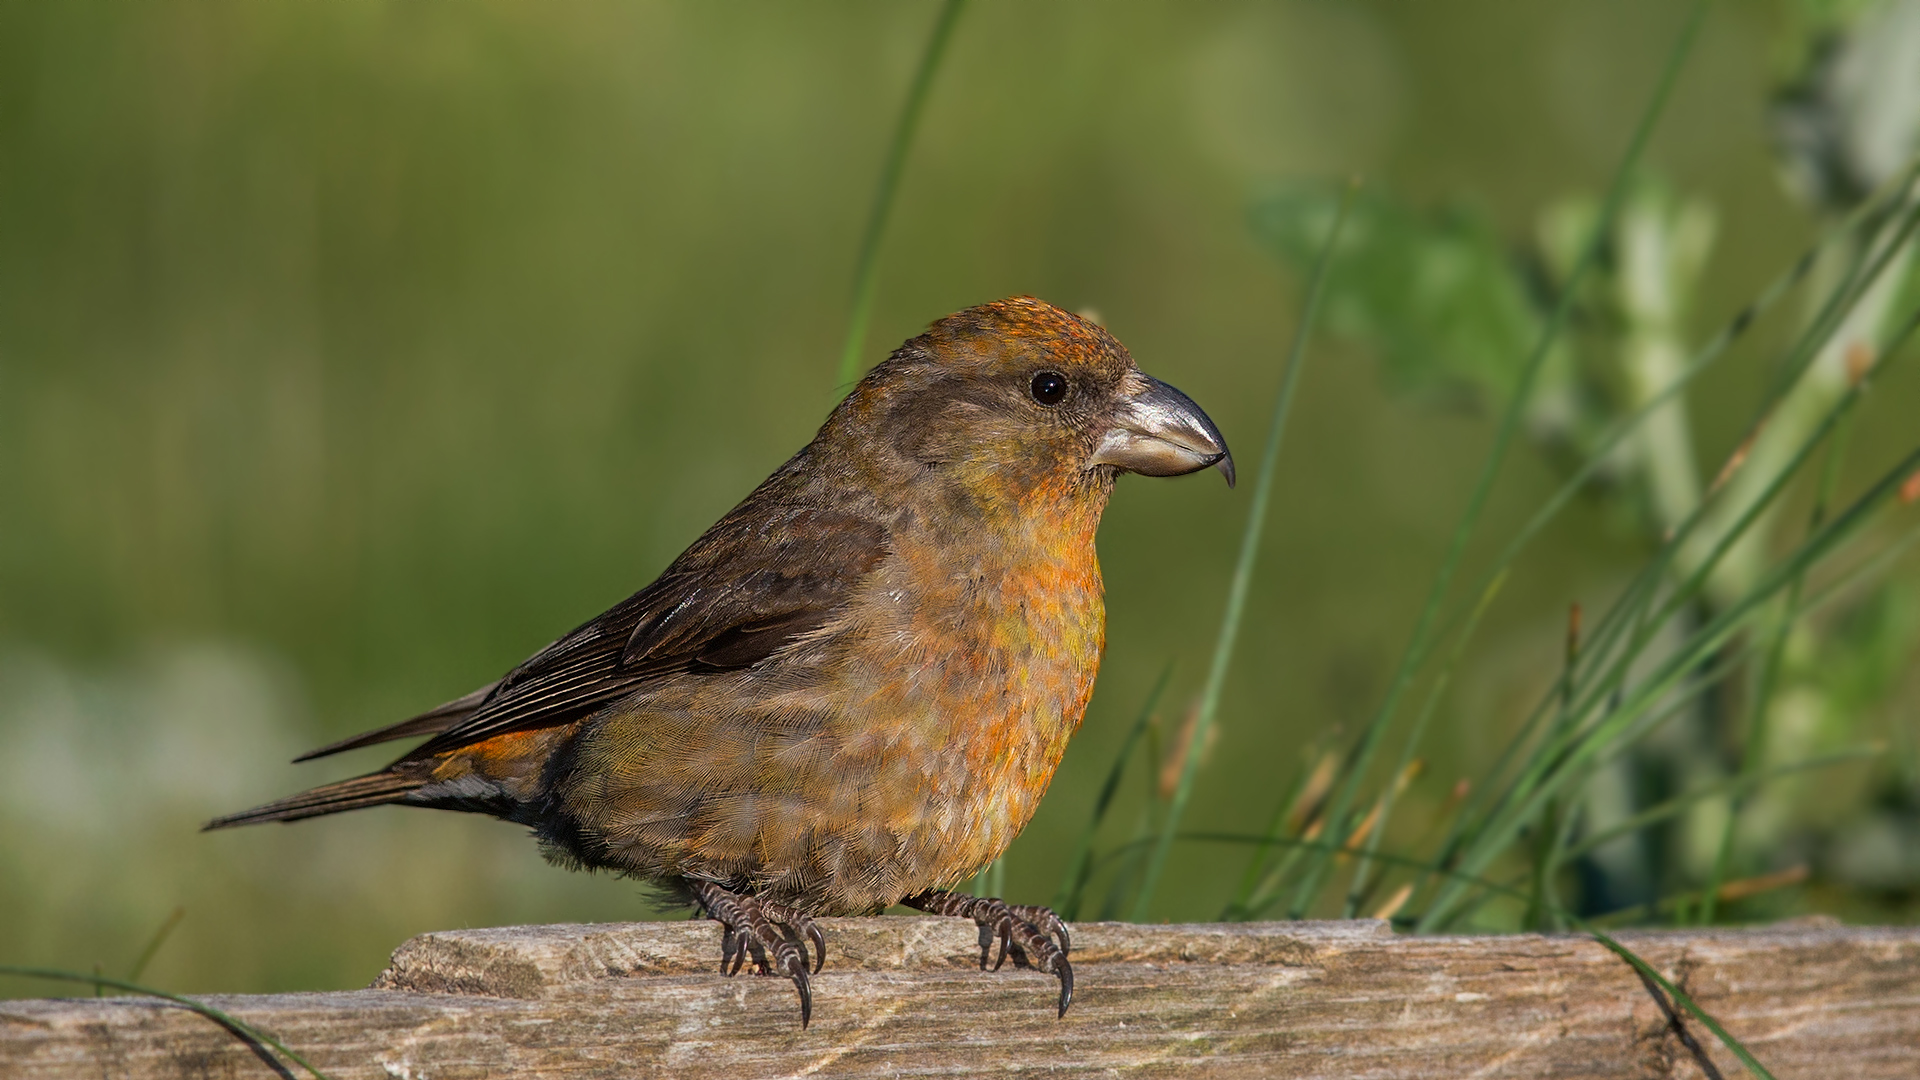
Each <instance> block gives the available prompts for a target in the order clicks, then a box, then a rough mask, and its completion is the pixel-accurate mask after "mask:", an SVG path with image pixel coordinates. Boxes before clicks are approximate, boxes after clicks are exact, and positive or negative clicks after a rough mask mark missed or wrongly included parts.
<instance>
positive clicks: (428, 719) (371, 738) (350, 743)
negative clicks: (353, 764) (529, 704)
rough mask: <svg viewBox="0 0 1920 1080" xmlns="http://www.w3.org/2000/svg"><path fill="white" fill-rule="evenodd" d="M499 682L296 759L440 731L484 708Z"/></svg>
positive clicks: (323, 755) (308, 759) (307, 758)
mask: <svg viewBox="0 0 1920 1080" xmlns="http://www.w3.org/2000/svg"><path fill="white" fill-rule="evenodd" d="M498 685H500V684H499V683H497V682H491V683H488V684H487V685H485V686H483V687H481V688H480V689H478V690H475V691H474V692H473V693H471V694H464V695H462V696H460V697H457V698H454V699H453V700H452V701H449V702H447V703H446V704H445V705H437V706H435V707H433V708H431V709H428V710H427V711H426V712H423V713H421V714H420V715H419V716H415V717H412V718H411V719H407V720H402V721H400V722H399V723H397V724H389V725H387V726H386V727H383V728H375V729H374V730H372V731H363V732H361V733H360V734H358V735H354V736H350V737H348V738H345V739H341V740H340V741H339V742H331V743H328V744H327V745H325V746H323V747H321V748H319V749H318V750H309V751H307V752H306V753H304V754H301V755H300V756H299V757H297V758H294V759H293V760H294V763H295V764H298V763H300V762H302V761H312V760H313V759H314V758H323V757H326V756H327V755H329V754H338V753H342V752H344V751H347V750H358V749H360V748H361V747H363V746H372V745H373V744H375V743H383V742H392V741H393V740H395V739H410V738H412V737H413V736H415V735H438V734H439V733H440V732H442V731H445V730H447V729H448V728H450V727H453V726H454V725H456V724H458V723H460V722H461V721H462V720H465V719H466V718H467V717H469V716H472V715H473V714H474V712H475V711H476V710H478V709H479V708H480V705H481V703H482V702H484V701H486V699H487V695H489V694H491V693H493V688H494V687H496V686H498Z"/></svg>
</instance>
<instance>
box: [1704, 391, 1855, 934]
mask: <svg viewBox="0 0 1920 1080" xmlns="http://www.w3.org/2000/svg"><path fill="white" fill-rule="evenodd" d="M1848 430H1849V429H1848V428H1847V427H1845V426H1843V427H1841V428H1840V430H1839V431H1837V432H1836V433H1835V434H1834V437H1833V442H1832V444H1831V445H1830V446H1829V447H1828V448H1827V464H1826V468H1825V469H1824V470H1823V473H1822V476H1821V477H1820V492H1819V494H1818V495H1816V496H1815V497H1814V500H1813V512H1812V514H1811V515H1810V518H1809V521H1808V523H1807V531H1808V532H1809V533H1812V532H1816V531H1818V530H1819V528H1820V524H1821V522H1822V521H1823V520H1824V519H1825V518H1826V515H1827V505H1828V503H1830V502H1831V501H1832V499H1833V489H1834V486H1835V485H1836V484H1837V483H1838V482H1839V477H1840V462H1841V461H1842V460H1843V459H1844V458H1845V456H1846V445H1847V432H1848ZM1806 580H1807V579H1806V575H1804V574H1802V575H1801V576H1799V577H1796V578H1794V579H1793V584H1792V585H1790V586H1788V588H1787V598H1786V601H1785V603H1784V605H1783V607H1782V610H1781V612H1780V617H1779V618H1778V619H1777V620H1775V623H1774V626H1773V630H1772V633H1771V634H1770V635H1769V641H1768V643H1767V650H1766V657H1765V658H1764V659H1763V660H1762V661H1761V664H1760V672H1759V676H1758V678H1757V679H1756V680H1755V689H1754V693H1753V700H1752V701H1750V702H1748V705H1747V732H1746V739H1745V745H1744V746H1743V747H1742V748H1741V752H1740V773H1741V775H1743V776H1744V775H1746V774H1748V773H1751V772H1753V771H1754V770H1755V769H1757V768H1758V767H1759V766H1760V763H1761V762H1762V761H1764V760H1766V737H1767V715H1768V713H1769V711H1770V710H1771V709H1772V706H1773V695H1774V691H1775V690H1776V689H1777V688H1778V687H1779V683H1780V666H1781V663H1782V662H1783V661H1784V660H1785V658H1786V652H1787V639H1788V637H1789V636H1791V635H1792V633H1793V626H1794V623H1795V622H1797V621H1798V620H1799V618H1800V615H1801V593H1802V591H1803V590H1804V589H1805V586H1806ZM1744 808H1745V800H1744V799H1743V798H1741V797H1740V796H1739V795H1736V796H1735V797H1734V799H1733V801H1732V804H1731V805H1730V806H1729V807H1728V809H1727V822H1726V825H1725V826H1723V827H1722V828H1721V830H1720V844H1719V849H1718V850H1717V851H1716V852H1715V853H1714V857H1713V869H1712V870H1711V871H1710V872H1709V873H1708V876H1707V886H1706V890H1705V894H1704V895H1703V897H1702V898H1701V902H1700V920H1699V921H1700V922H1701V923H1702V924H1703V925H1705V924H1710V923H1712V922H1713V917H1714V913H1715V911H1716V909H1717V907H1718V905H1719V899H1720V897H1719V893H1720V882H1721V881H1722V880H1724V879H1725V878H1726V875H1727V870H1728V868H1729V867H1730V866H1731V864H1732V862H1733V842H1734V837H1735V835H1736V834H1737V833H1738V831H1739V825H1740V812H1741V810H1742V809H1744Z"/></svg>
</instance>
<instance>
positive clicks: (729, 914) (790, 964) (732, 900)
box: [692, 881, 826, 1028]
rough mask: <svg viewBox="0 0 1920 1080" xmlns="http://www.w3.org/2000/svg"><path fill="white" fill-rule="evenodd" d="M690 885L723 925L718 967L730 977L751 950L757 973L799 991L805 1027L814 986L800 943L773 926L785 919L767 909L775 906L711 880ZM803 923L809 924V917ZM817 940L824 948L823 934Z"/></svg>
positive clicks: (697, 897) (811, 1009)
mask: <svg viewBox="0 0 1920 1080" xmlns="http://www.w3.org/2000/svg"><path fill="white" fill-rule="evenodd" d="M692 885H693V895H694V897H695V898H696V899H698V900H699V901H700V906H701V907H704V908H706V909H707V914H708V915H710V916H712V917H713V918H714V919H716V920H718V921H719V923H720V925H721V927H722V931H721V934H720V970H721V971H722V972H724V973H725V974H727V975H729V976H731V975H733V974H734V973H735V972H737V971H739V970H740V965H741V964H742V963H744V962H745V960H746V958H747V955H748V953H751V954H752V955H753V960H754V965H755V967H757V968H758V969H759V972H760V974H762V975H771V974H775V973H776V972H777V973H778V974H780V975H783V976H785V977H787V978H789V979H792V980H793V988H794V989H795V990H797V991H799V992H800V1026H801V1027H802V1028H804V1027H806V1026H807V1023H808V1021H810V1020H812V1019H813V989H812V987H810V986H809V985H808V983H807V958H806V954H804V953H803V952H801V950H800V946H798V945H795V944H794V943H793V942H791V941H788V940H787V938H786V935H784V934H782V933H781V932H780V931H779V930H778V929H776V928H775V924H776V923H777V922H781V921H784V920H779V919H776V918H774V917H772V916H771V915H770V914H769V913H768V911H767V908H768V907H770V906H776V905H768V904H765V903H763V902H762V901H760V900H759V899H757V898H755V897H751V896H743V895H741V894H739V893H736V892H731V891H729V890H727V889H724V888H721V887H720V886H718V885H715V884H714V883H713V882H711V881H695V882H693V883H692ZM782 911H783V912H785V911H786V909H782ZM801 918H803V919H804V918H805V917H804V916H801ZM806 922H807V923H808V925H811V922H812V920H806ZM796 929H798V928H797V927H796ZM802 932H803V933H804V932H805V931H804V930H803V931H802ZM813 933H814V934H819V933H820V931H819V928H818V927H814V928H813ZM819 943H820V947H821V948H822V949H824V948H825V943H826V937H825V936H824V935H821V937H820V939H819ZM769 955H771V956H772V958H773V962H772V964H771V965H769V964H768V956H769Z"/></svg>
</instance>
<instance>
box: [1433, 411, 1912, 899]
mask: <svg viewBox="0 0 1920 1080" xmlns="http://www.w3.org/2000/svg"><path fill="white" fill-rule="evenodd" d="M1916 466H1920V448H1916V449H1914V450H1913V451H1911V452H1909V453H1908V454H1907V455H1905V456H1904V457H1903V458H1902V459H1901V460H1900V462H1899V463H1898V464H1896V465H1895V466H1894V467H1893V468H1892V469H1890V470H1889V471H1888V472H1886V473H1885V474H1883V475H1882V477H1881V478H1880V480H1878V481H1877V482H1876V483H1875V484H1874V485H1873V486H1872V487H1871V488H1870V489H1868V490H1867V491H1866V492H1865V493H1864V494H1862V495H1861V496H1860V497H1859V498H1858V499H1856V500H1855V501H1854V502H1853V503H1852V504H1851V505H1850V506H1849V507H1848V508H1847V509H1846V511H1844V512H1843V513H1842V514H1840V515H1839V516H1838V517H1836V518H1834V519H1833V520H1832V521H1831V522H1829V523H1828V524H1826V525H1825V526H1823V527H1822V528H1821V529H1820V530H1819V532H1818V533H1816V534H1815V535H1814V536H1813V537H1810V538H1808V540H1806V541H1805V542H1803V543H1802V544H1801V545H1800V547H1799V548H1797V549H1796V550H1795V551H1794V552H1793V553H1792V554H1791V555H1790V556H1789V557H1788V558H1787V559H1786V560H1785V561H1783V562H1782V563H1781V564H1780V565H1778V566H1776V567H1775V568H1773V569H1772V570H1770V571H1769V572H1768V573H1766V574H1765V575H1763V577H1762V579H1761V580H1760V581H1759V582H1757V583H1756V584H1755V585H1754V587H1753V589H1752V590H1751V591H1750V592H1749V593H1748V595H1747V596H1745V597H1743V598H1742V599H1741V600H1740V601H1739V602H1738V603H1736V604H1734V605H1732V606H1730V607H1729V608H1728V609H1727V610H1725V611H1723V612H1721V613H1720V614H1719V615H1717V616H1715V617H1714V618H1713V619H1712V620H1710V621H1709V622H1708V623H1707V624H1706V625H1705V626H1703V627H1702V628H1701V629H1700V630H1698V631H1697V632H1695V633H1694V634H1693V635H1692V636H1691V637H1690V638H1689V639H1688V640H1687V641H1686V642H1685V643H1683V645H1682V646H1681V647H1680V648H1678V649H1676V650H1675V651H1674V652H1673V654H1672V655H1670V656H1668V657H1667V658H1666V659H1665V660H1664V661H1662V663H1661V664H1660V665H1659V667H1658V668H1656V670H1655V671H1654V672H1653V673H1652V674H1651V675H1649V676H1648V677H1647V678H1646V679H1645V680H1643V681H1642V682H1641V683H1640V685H1638V686H1637V687H1636V688H1635V689H1634V690H1633V692H1632V694H1631V695H1629V696H1628V698H1627V699H1626V701H1625V702H1624V703H1623V704H1622V705H1621V706H1620V708H1619V709H1617V710H1614V711H1612V712H1611V713H1610V714H1609V715H1608V716H1607V717H1606V718H1605V719H1604V720H1603V721H1601V722H1600V723H1598V724H1596V725H1594V726H1592V727H1590V728H1587V729H1585V730H1582V731H1578V732H1573V733H1570V735H1569V736H1568V737H1567V738H1566V739H1564V740H1561V741H1560V743H1561V745H1557V746H1555V747H1553V748H1552V751H1551V753H1548V754H1546V755H1543V760H1545V761H1547V762H1549V763H1550V767H1546V768H1542V769H1540V770H1539V771H1538V772H1537V774H1536V775H1533V776H1531V777H1528V778H1527V781H1528V782H1527V784H1525V785H1523V786H1522V790H1524V791H1526V795H1525V797H1523V798H1519V799H1516V800H1515V802H1514V803H1513V804H1512V805H1511V806H1510V807H1509V808H1508V809H1506V810H1505V811H1504V812H1503V813H1501V814H1500V815H1498V816H1497V817H1496V818H1495V819H1494V820H1493V821H1491V822H1489V823H1488V824H1487V826H1486V827H1485V829H1484V833H1485V835H1484V836H1483V837H1482V839H1481V841H1480V842H1479V843H1478V844H1477V845H1476V846H1475V848H1474V849H1473V850H1470V851H1468V852H1467V853H1466V854H1465V855H1464V856H1463V857H1462V858H1461V859H1460V861H1459V863H1458V865H1457V866H1456V867H1454V868H1453V869H1455V870H1456V871H1458V872H1459V873H1460V874H1462V875H1465V876H1466V877H1477V876H1478V875H1480V874H1481V873H1482V872H1483V871H1484V870H1485V869H1486V867H1487V866H1488V865H1489V864H1490V863H1491V862H1492V861H1493V859H1494V858H1496V857H1497V856H1498V854H1499V853H1500V851H1502V850H1504V847H1505V844H1506V842H1507V841H1508V839H1510V838H1511V837H1512V836H1513V835H1514V834H1516V833H1517V831H1518V829H1519V827H1520V825H1521V824H1522V823H1524V822H1526V821H1529V820H1531V819H1532V818H1533V816H1534V815H1535V814H1537V813H1538V812H1539V810H1540V807H1541V805H1542V803H1543V801H1544V800H1545V799H1547V798H1549V797H1551V796H1552V794H1553V793H1554V792H1556V791H1559V790H1561V789H1563V788H1564V787H1565V786H1566V784H1567V781H1568V779H1569V777H1570V776H1572V775H1573V774H1574V772H1575V771H1576V770H1577V768H1578V767H1579V766H1581V765H1583V764H1585V763H1587V762H1589V761H1591V760H1592V759H1593V758H1594V757H1596V756H1597V755H1598V754H1600V753H1601V752H1602V751H1603V750H1604V749H1605V748H1606V747H1607V746H1609V745H1610V744H1614V743H1616V742H1619V741H1624V740H1630V739H1632V738H1635V737H1638V735H1639V734H1643V733H1644V726H1645V725H1644V724H1639V723H1638V721H1641V720H1642V719H1643V718H1644V715H1645V714H1646V713H1648V712H1649V711H1650V710H1651V708H1652V707H1653V706H1654V705H1655V704H1657V702H1658V701H1659V700H1660V699H1661V698H1662V697H1663V696H1665V695H1666V693H1667V692H1668V691H1669V690H1670V689H1671V688H1672V687H1673V686H1674V685H1675V684H1677V683H1678V682H1679V681H1680V679H1681V678H1683V677H1684V676H1685V675H1686V674H1687V673H1688V672H1689V671H1691V670H1693V669H1694V668H1696V667H1697V666H1698V665H1699V664H1700V663H1701V662H1702V661H1703V660H1704V659H1705V658H1706V657H1708V656H1710V655H1711V654H1712V653H1713V652H1714V650H1716V649H1718V648H1720V647H1721V646H1722V645H1724V644H1725V643H1726V642H1727V641H1728V640H1730V639H1731V638H1732V637H1733V635H1734V634H1736V633H1738V632H1740V631H1741V630H1743V629H1745V628H1746V627H1747V625H1748V624H1750V623H1752V622H1753V621H1755V619H1756V618H1757V617H1758V615H1759V614H1760V613H1761V606H1762V605H1763V604H1765V603H1767V602H1768V601H1770V600H1771V599H1772V598H1773V597H1774V596H1775V595H1777V594H1779V593H1780V592H1782V591H1783V590H1784V589H1785V588H1786V587H1787V585H1788V584H1789V583H1790V582H1791V581H1792V580H1793V579H1794V577H1795V576H1797V575H1799V574H1801V573H1804V572H1805V570H1806V568H1807V567H1808V566H1810V565H1811V564H1812V563H1813V562H1814V561H1816V560H1818V559H1820V558H1823V557H1825V556H1826V555H1827V554H1828V553H1829V552H1831V551H1832V550H1834V548H1835V547H1837V546H1838V544H1839V543H1840V542H1842V541H1843V540H1845V539H1846V538H1848V537H1850V536H1851V535H1852V534H1853V533H1854V532H1856V531H1858V530H1859V529H1860V528H1861V527H1863V526H1864V525H1865V524H1866V522H1867V520H1868V519H1869V517H1870V515H1871V514H1872V513H1873V512H1874V511H1875V510H1877V509H1878V508H1879V507H1880V506H1881V505H1882V504H1884V503H1885V502H1886V501H1887V500H1888V499H1889V498H1890V497H1891V496H1892V495H1893V494H1894V492H1896V491H1897V490H1898V489H1899V486H1900V484H1901V483H1902V482H1903V481H1904V480H1905V479H1906V478H1907V476H1908V475H1910V474H1911V473H1912V472H1913V470H1914V469H1915V467H1916ZM1600 690H1605V688H1604V687H1602V688H1600ZM1598 692H1599V691H1596V693H1598ZM1590 704H1591V703H1589V707H1590ZM1462 891H1463V890H1462V888H1461V886H1460V885H1459V882H1458V881H1455V882H1452V883H1450V884H1448V885H1447V886H1445V887H1443V889H1442V891H1441V893H1440V895H1439V896H1437V897H1436V898H1435V900H1434V902H1433V904H1432V905H1431V906H1430V907H1429V908H1428V910H1427V911H1426V912H1425V913H1424V914H1423V915H1422V916H1421V922H1420V928H1421V929H1423V930H1425V929H1431V928H1434V927H1436V926H1438V925H1440V924H1442V923H1443V922H1444V921H1445V918H1446V916H1447V913H1448V912H1449V910H1450V904H1452V903H1453V902H1455V901H1457V900H1458V899H1460V897H1461V894H1462Z"/></svg>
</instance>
